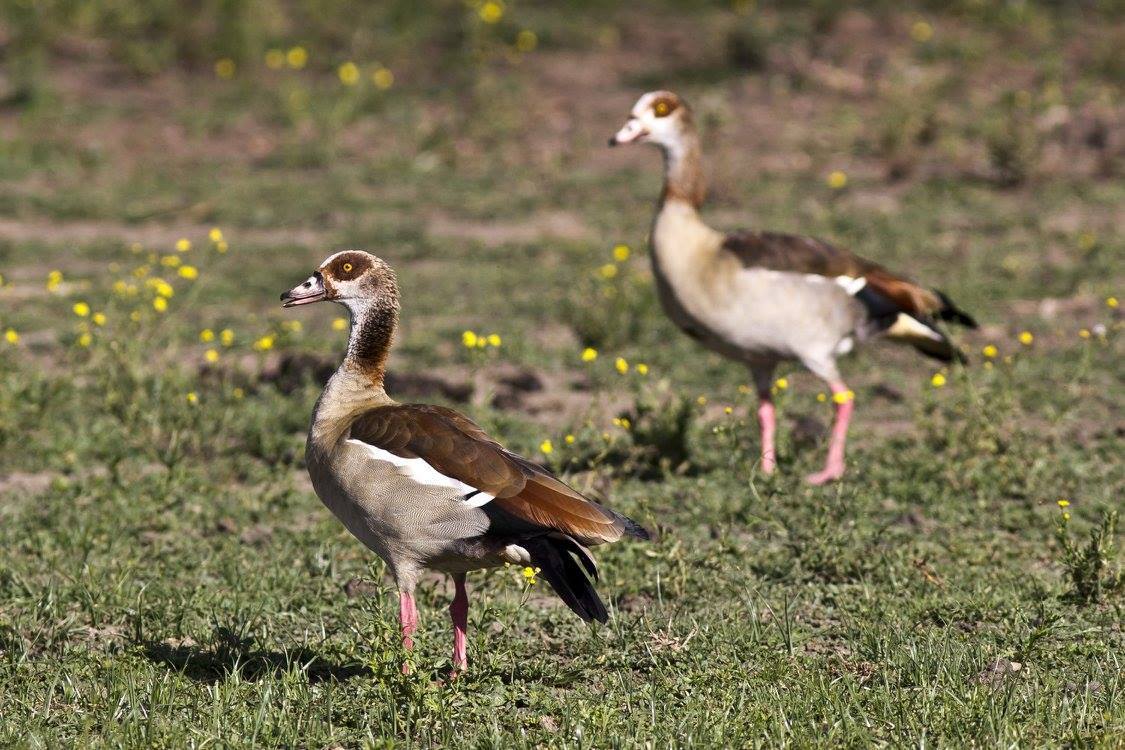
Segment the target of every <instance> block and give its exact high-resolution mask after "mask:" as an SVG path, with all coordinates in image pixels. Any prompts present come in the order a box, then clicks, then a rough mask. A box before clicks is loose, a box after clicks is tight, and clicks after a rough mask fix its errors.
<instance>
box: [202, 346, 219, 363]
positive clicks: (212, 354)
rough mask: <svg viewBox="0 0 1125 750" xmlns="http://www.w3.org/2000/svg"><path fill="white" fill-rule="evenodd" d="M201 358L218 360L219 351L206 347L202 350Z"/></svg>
mask: <svg viewBox="0 0 1125 750" xmlns="http://www.w3.org/2000/svg"><path fill="white" fill-rule="evenodd" d="M203 358H204V359H205V360H207V361H208V362H211V363H215V362H218V361H219V352H218V350H216V349H208V350H207V351H205V352H203Z"/></svg>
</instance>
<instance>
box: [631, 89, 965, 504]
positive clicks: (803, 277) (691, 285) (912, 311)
mask: <svg viewBox="0 0 1125 750" xmlns="http://www.w3.org/2000/svg"><path fill="white" fill-rule="evenodd" d="M609 143H610V145H611V146H616V145H618V144H626V143H652V144H655V145H657V146H659V147H660V149H661V151H662V152H663V155H664V190H663V192H662V194H661V196H660V203H659V205H658V208H657V212H656V218H655V219H654V221H653V226H652V265H653V271H654V274H655V276H656V283H657V288H658V290H659V296H660V300H661V303H662V305H663V307H664V310H665V311H666V312H667V313H668V315H669V316H670V317H671V318H672V320H673V321H674V322H675V323H676V324H677V325H678V326H679V327H680V328H682V329H683V330H684V331H685V332H686V333H687V334H688V335H689V336H692V337H693V338H695V339H697V340H699V341H700V342H701V343H702V344H703V345H704V346H707V347H708V348H710V349H713V350H714V351H717V352H719V353H721V354H723V355H725V356H727V357H730V358H732V359H737V360H739V361H741V362H745V363H746V364H747V365H748V366H749V368H750V372H751V374H752V376H753V378H754V383H755V385H756V387H757V391H758V397H759V399H760V401H759V407H758V421H759V424H760V426H761V436H762V463H761V466H762V471H764V472H765V473H767V474H769V473H772V472H773V471H774V468H775V466H776V455H775V448H774V432H775V429H776V415H775V411H774V406H773V402H772V400H771V397H770V386H771V383H772V381H773V372H774V369H775V368H776V366H777V364H778V363H779V362H781V361H784V360H796V361H798V362H800V363H801V364H802V365H804V366H805V367H806V368H808V369H809V370H810V371H811V372H812V373H813V374H815V375H816V376H818V377H819V378H821V379H822V380H824V381H825V382H826V383H827V384H828V387H829V388H830V389H831V390H832V395H833V401H834V402H835V403H836V421H835V424H834V425H833V427H832V435H831V438H830V442H829V447H828V460H827V462H826V464H825V467H824V469H823V470H822V471H819V472H817V473H815V474H812V475H810V476H809V477H808V480H809V481H810V482H812V483H813V484H822V483H824V482H828V481H831V480H834V479H838V478H839V477H840V476H842V475H843V473H844V444H845V442H846V440H847V431H848V422H849V420H850V419H851V414H852V409H853V397H854V396H853V393H852V391H851V390H849V389H848V386H847V385H846V384H845V383H844V381H843V379H842V378H841V377H840V373H839V370H838V369H837V366H836V359H837V357H839V356H840V355H841V354H845V353H847V352H849V351H851V349H852V348H853V347H854V345H855V343H856V342H857V341H863V340H865V339H868V338H871V337H872V336H875V335H878V334H883V335H886V336H887V337H888V338H890V339H892V340H895V341H899V342H903V343H907V344H910V345H912V346H914V347H915V348H916V349H918V350H919V351H921V352H922V353H923V354H926V355H928V356H930V357H934V358H936V359H939V360H942V361H945V362H949V361H952V360H963V355H962V354H961V352H960V351H959V350H958V349H957V348H956V347H955V346H953V344H951V343H950V341H949V340H948V339H947V338H946V336H945V334H944V333H943V332H942V331H941V329H940V328H939V327H938V324H937V322H936V321H937V320H949V321H954V322H957V323H961V324H963V325H967V326H970V327H976V323H975V322H974V321H973V319H972V318H971V317H970V316H969V315H967V314H966V313H964V312H962V311H961V310H958V309H957V308H956V307H955V306H954V305H953V303H952V302H951V301H950V300H949V298H948V297H946V296H945V295H944V294H942V293H941V292H939V291H935V290H929V289H925V288H923V287H920V286H918V285H917V284H914V283H913V282H911V281H909V280H907V279H905V278H903V277H901V276H898V275H896V274H893V273H891V272H890V271H888V270H887V269H885V268H883V267H882V266H880V265H878V264H877V263H873V262H871V261H869V260H865V259H863V258H860V257H859V256H856V255H853V254H852V253H850V252H848V251H847V250H844V249H841V248H838V247H834V246H832V245H829V244H828V243H826V242H822V241H820V240H817V239H813V238H811V237H800V236H794V235H788V234H777V233H773V232H752V231H738V232H733V233H731V234H723V233H722V232H718V231H716V230H714V229H712V228H711V227H709V226H708V225H707V224H705V223H704V222H703V220H702V219H701V218H700V216H699V208H700V206H701V205H702V203H703V198H704V194H705V192H706V185H705V181H704V177H703V170H702V166H701V159H702V151H701V147H700V139H699V133H698V131H697V130H696V127H695V123H694V121H693V119H692V115H691V110H690V109H689V108H688V106H687V105H686V103H685V102H684V101H683V100H682V99H680V97H678V96H676V95H675V94H673V93H672V92H670V91H654V92H650V93H647V94H645V95H643V96H642V97H641V98H640V99H639V100H638V101H637V103H636V105H634V107H633V110H632V112H631V113H630V115H629V119H628V120H627V121H626V122H625V125H624V126H623V127H622V128H621V129H620V130H619V131H618V132H617V134H616V135H614V136H613V137H612V138H611V139H610V141H609Z"/></svg>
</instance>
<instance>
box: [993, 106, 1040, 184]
mask: <svg viewBox="0 0 1125 750" xmlns="http://www.w3.org/2000/svg"><path fill="white" fill-rule="evenodd" d="M1026 98H1027V94H1026V92H1022V91H1017V92H1014V93H1012V94H1011V95H1009V96H1008V97H1006V98H1005V101H1004V102H1002V103H1001V105H1000V106H999V107H998V109H997V111H995V112H994V113H993V114H992V116H991V117H989V118H988V119H987V120H986V121H985V124H984V142H985V148H986V149H987V151H988V161H989V166H990V168H991V169H992V177H993V179H994V180H995V181H996V182H997V183H998V184H999V185H1001V186H1003V187H1016V186H1019V185H1022V184H1024V183H1025V182H1027V180H1028V178H1029V177H1031V175H1032V173H1033V172H1034V170H1035V166H1036V164H1038V162H1039V152H1040V148H1041V144H1040V138H1039V134H1038V133H1037V132H1036V130H1035V124H1034V123H1033V122H1032V116H1031V111H1030V108H1029V102H1026V101H1024V100H1025V99H1026Z"/></svg>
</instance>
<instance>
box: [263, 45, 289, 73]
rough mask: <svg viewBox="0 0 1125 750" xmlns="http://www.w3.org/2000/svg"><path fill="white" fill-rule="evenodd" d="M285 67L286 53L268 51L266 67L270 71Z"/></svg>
mask: <svg viewBox="0 0 1125 750" xmlns="http://www.w3.org/2000/svg"><path fill="white" fill-rule="evenodd" d="M283 65H285V53H284V52H282V51H281V50H279V49H271V50H266V67H267V68H269V69H270V70H279V69H281V67H282V66H283Z"/></svg>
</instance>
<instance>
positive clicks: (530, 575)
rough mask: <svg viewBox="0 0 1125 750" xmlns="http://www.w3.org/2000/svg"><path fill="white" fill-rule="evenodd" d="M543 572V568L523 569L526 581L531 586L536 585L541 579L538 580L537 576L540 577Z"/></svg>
mask: <svg viewBox="0 0 1125 750" xmlns="http://www.w3.org/2000/svg"><path fill="white" fill-rule="evenodd" d="M541 570H542V568H529V567H525V568H524V569H523V571H522V573H523V577H524V580H526V581H527V584H528V585H529V586H534V585H535V584H536V582H537V581H538V580H539V579H537V578H536V577H535V576H536V575H538V574H539V572H540V571H541Z"/></svg>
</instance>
